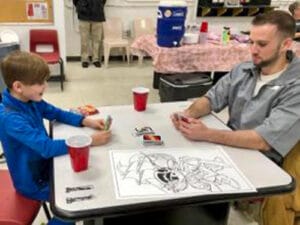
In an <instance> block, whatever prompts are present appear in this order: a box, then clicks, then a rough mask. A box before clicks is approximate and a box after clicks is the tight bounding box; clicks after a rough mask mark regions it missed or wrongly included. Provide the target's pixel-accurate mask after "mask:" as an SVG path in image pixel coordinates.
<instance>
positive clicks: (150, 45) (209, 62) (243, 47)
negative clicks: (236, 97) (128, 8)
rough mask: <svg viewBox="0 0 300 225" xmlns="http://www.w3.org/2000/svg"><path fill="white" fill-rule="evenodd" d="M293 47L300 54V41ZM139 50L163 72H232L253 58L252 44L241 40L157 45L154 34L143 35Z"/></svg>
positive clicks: (134, 46) (136, 46)
mask: <svg viewBox="0 0 300 225" xmlns="http://www.w3.org/2000/svg"><path fill="white" fill-rule="evenodd" d="M293 50H295V51H296V54H297V55H300V43H296V42H295V43H294V45H293ZM139 51H141V52H144V53H147V54H148V55H149V56H151V57H152V59H153V66H154V70H155V71H156V72H159V73H177V72H195V71H230V70H231V69H232V68H233V67H234V66H235V65H236V64H238V63H240V62H243V61H248V60H251V54H250V51H249V45H248V44H244V43H239V42H237V41H231V42H230V43H229V44H228V45H221V44H219V43H218V42H214V43H213V42H208V43H207V44H196V45H183V46H181V47H178V48H163V47H159V46H158V45H157V43H156V37H155V36H154V35H143V36H140V37H138V38H136V39H135V40H134V42H133V43H132V45H131V52H132V53H133V54H138V53H139Z"/></svg>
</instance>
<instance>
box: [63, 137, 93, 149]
mask: <svg viewBox="0 0 300 225" xmlns="http://www.w3.org/2000/svg"><path fill="white" fill-rule="evenodd" d="M91 144H92V138H91V137H90V136H88V135H73V136H71V137H69V138H67V140H66V145H67V146H69V147H73V148H83V147H87V146H90V145H91Z"/></svg>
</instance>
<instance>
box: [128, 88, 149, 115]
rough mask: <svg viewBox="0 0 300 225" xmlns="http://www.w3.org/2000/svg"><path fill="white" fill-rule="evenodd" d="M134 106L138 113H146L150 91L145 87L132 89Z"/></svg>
mask: <svg viewBox="0 0 300 225" xmlns="http://www.w3.org/2000/svg"><path fill="white" fill-rule="evenodd" d="M132 93H133V104H134V109H135V110H136V111H139V112H140V111H144V110H145V109H146V105H147V98H148V93H149V89H148V88H145V87H135V88H132Z"/></svg>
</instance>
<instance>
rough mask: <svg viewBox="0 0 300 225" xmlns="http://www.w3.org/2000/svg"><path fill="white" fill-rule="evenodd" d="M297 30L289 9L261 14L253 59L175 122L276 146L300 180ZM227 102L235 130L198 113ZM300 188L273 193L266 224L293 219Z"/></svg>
mask: <svg viewBox="0 0 300 225" xmlns="http://www.w3.org/2000/svg"><path fill="white" fill-rule="evenodd" d="M294 35H295V21H294V19H293V17H292V16H291V15H289V14H288V13H287V12H284V11H279V10H278V11H271V12H268V13H265V14H260V15H258V16H256V17H255V18H254V19H253V21H252V27H251V30H250V52H251V55H252V62H245V63H241V64H240V65H237V66H236V67H235V68H233V69H232V71H231V72H229V73H228V74H227V75H225V76H224V77H223V78H221V79H220V80H219V81H218V83H217V84H216V85H215V86H214V87H213V88H211V89H210V90H209V91H208V93H207V94H206V95H205V96H204V97H200V98H199V99H198V100H196V101H195V102H194V103H193V104H192V105H191V106H190V107H189V108H187V109H186V110H185V111H184V112H183V114H184V116H186V117H188V118H187V121H184V120H181V119H178V116H176V114H173V115H172V116H171V119H172V121H173V124H174V126H175V127H176V128H177V129H178V130H179V131H180V132H181V133H182V134H183V135H184V136H185V137H186V138H188V139H190V140H195V141H208V142H214V143H219V144H224V145H229V146H234V147H240V148H247V149H257V150H260V151H262V152H264V153H267V154H270V153H273V149H275V150H276V151H277V152H279V153H280V154H281V156H283V157H284V163H283V168H284V169H286V170H287V171H288V172H290V173H291V175H293V176H294V177H295V179H297V180H298V179H299V180H300V174H299V173H300V167H299V166H298V170H297V168H296V166H297V165H296V161H295V160H294V159H296V158H295V157H298V158H299V160H300V156H298V155H300V149H297V148H299V147H294V146H295V145H296V144H297V142H298V140H300V60H299V59H298V58H297V57H295V56H294V55H293V54H290V53H291V52H290V51H289V49H290V48H291V45H292V42H293V37H294ZM226 106H228V110H229V121H228V126H229V127H231V128H232V129H233V130H232V131H227V130H218V129H213V128H208V127H207V126H205V125H204V124H203V123H202V122H201V120H199V119H197V118H199V117H201V116H204V115H206V114H208V113H210V112H211V111H215V112H219V111H221V110H222V109H224V108H225V107H226ZM179 118H180V117H179ZM296 146H297V145H296ZM293 147H294V148H293ZM287 164H288V165H287ZM298 164H299V163H298ZM291 170H293V171H298V176H297V174H296V173H295V172H291ZM299 190H300V187H299V186H298V187H297V188H296V191H295V192H293V193H292V194H288V195H283V197H282V196H280V197H271V198H269V199H267V200H266V202H265V204H264V207H263V222H264V225H277V224H278V225H279V224H280V225H292V224H293V222H294V221H293V220H294V213H295V211H300V206H299V203H300V199H299V198H298V199H297V198H295V197H294V196H296V195H297V192H299ZM298 194H299V193H298ZM274 199H275V200H274ZM278 199H279V200H278ZM297 201H298V202H299V203H297ZM270 203H271V204H270ZM297 204H298V205H297ZM275 211H276V213H275Z"/></svg>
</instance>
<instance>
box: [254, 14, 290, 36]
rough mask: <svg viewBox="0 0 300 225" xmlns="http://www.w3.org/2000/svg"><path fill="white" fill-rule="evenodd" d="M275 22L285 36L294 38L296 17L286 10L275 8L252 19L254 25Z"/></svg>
mask: <svg viewBox="0 0 300 225" xmlns="http://www.w3.org/2000/svg"><path fill="white" fill-rule="evenodd" d="M265 24H273V25H275V26H276V27H277V29H278V31H279V33H280V34H281V35H282V36H283V37H285V38H286V37H290V38H294V36H295V31H296V24H295V20H294V18H293V17H292V16H291V15H290V14H289V13H288V12H286V11H282V10H274V11H269V12H266V13H263V14H259V15H257V16H256V17H254V19H253V20H252V25H253V26H260V25H265Z"/></svg>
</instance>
